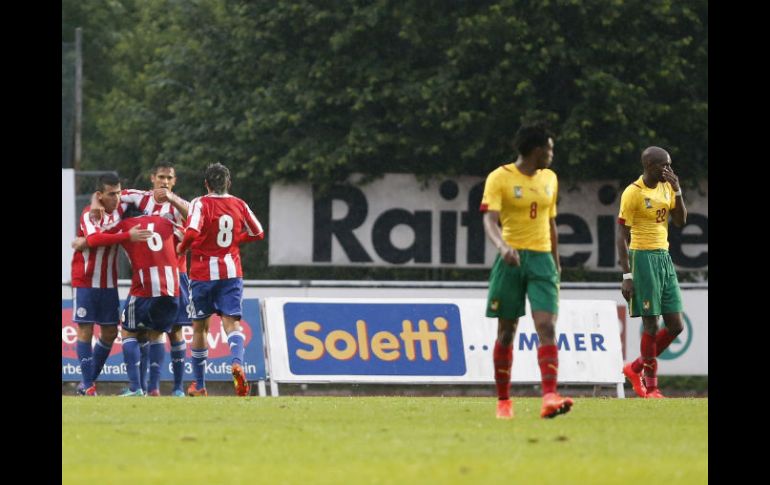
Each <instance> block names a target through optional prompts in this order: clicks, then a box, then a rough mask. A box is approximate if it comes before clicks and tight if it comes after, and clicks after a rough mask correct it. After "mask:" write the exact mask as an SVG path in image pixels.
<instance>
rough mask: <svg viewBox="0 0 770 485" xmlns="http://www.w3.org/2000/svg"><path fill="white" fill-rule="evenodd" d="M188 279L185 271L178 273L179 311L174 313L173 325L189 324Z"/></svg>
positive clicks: (190, 323) (190, 309) (190, 308)
mask: <svg viewBox="0 0 770 485" xmlns="http://www.w3.org/2000/svg"><path fill="white" fill-rule="evenodd" d="M191 311H192V307H191V306H190V279H189V278H188V277H187V273H179V311H178V312H177V314H176V320H175V321H174V325H183V326H190V325H192V320H190V312H191Z"/></svg>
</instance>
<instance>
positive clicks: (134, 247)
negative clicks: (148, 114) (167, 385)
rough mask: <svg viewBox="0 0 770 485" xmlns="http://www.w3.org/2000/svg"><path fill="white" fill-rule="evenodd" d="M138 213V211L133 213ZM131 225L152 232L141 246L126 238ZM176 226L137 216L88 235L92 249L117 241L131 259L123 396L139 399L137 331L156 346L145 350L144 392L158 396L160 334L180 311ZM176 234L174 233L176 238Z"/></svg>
mask: <svg viewBox="0 0 770 485" xmlns="http://www.w3.org/2000/svg"><path fill="white" fill-rule="evenodd" d="M137 212H140V211H138V209H137ZM135 227H139V228H141V229H146V230H148V231H151V234H152V236H151V237H150V238H149V239H147V240H146V241H143V242H133V241H130V240H129V239H128V238H126V237H125V235H126V233H127V232H128V231H129V229H131V230H133V229H134V228H135ZM174 230H175V225H174V223H173V222H172V221H171V220H170V219H169V218H168V217H164V216H157V215H153V216H141V217H136V218H133V217H132V218H126V219H123V220H122V221H121V222H120V223H119V224H117V225H116V226H115V227H114V228H112V229H110V230H109V231H105V232H104V233H101V234H92V235H90V236H88V238H87V242H88V245H89V246H91V247H95V246H99V245H103V244H114V243H115V242H120V244H121V245H122V246H123V248H124V249H125V250H126V253H127V254H128V257H129V259H130V261H131V270H132V278H131V290H130V291H129V297H128V300H127V302H126V306H125V308H124V310H123V357H124V359H125V362H126V370H127V373H128V378H129V389H128V390H127V391H126V392H125V393H124V394H122V395H123V396H143V395H144V391H143V390H142V386H141V383H140V375H139V368H138V367H139V365H140V351H139V343H138V341H137V332H139V331H141V330H147V331H148V333H149V338H150V341H151V342H153V343H158V344H161V345H153V346H151V347H150V351H149V358H150V366H149V367H150V380H149V383H148V384H147V389H148V393H150V394H153V393H154V394H156V395H159V392H158V389H159V384H160V368H161V365H162V363H163V357H164V353H165V349H164V347H163V345H162V343H163V340H162V339H163V333H164V332H169V331H170V330H171V326H172V324H174V323H175V319H176V315H177V313H178V308H179V294H180V290H179V270H178V258H177V255H176V252H175V243H176V239H175V237H174ZM178 235H179V234H178Z"/></svg>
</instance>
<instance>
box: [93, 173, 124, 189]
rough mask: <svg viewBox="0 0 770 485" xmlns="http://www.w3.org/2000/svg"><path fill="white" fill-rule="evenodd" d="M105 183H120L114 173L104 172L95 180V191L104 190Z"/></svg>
mask: <svg viewBox="0 0 770 485" xmlns="http://www.w3.org/2000/svg"><path fill="white" fill-rule="evenodd" d="M107 185H113V186H114V185H120V179H119V178H118V176H117V175H115V174H114V173H105V174H102V175H100V176H99V178H98V179H97V180H96V191H97V192H104V188H105V187H106V186H107Z"/></svg>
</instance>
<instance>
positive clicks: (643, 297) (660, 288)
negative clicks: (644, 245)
mask: <svg viewBox="0 0 770 485" xmlns="http://www.w3.org/2000/svg"><path fill="white" fill-rule="evenodd" d="M628 257H629V260H630V262H631V273H632V274H633V277H634V295H633V296H632V297H631V301H630V307H629V312H630V313H631V316H632V317H639V316H645V317H651V316H655V315H663V314H666V313H680V312H681V311H682V293H681V291H680V290H679V281H677V279H676V271H675V270H674V263H673V261H671V256H670V255H669V254H668V251H666V250H665V249H653V250H643V249H630V250H629V251H628Z"/></svg>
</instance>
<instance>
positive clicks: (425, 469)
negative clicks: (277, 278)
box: [62, 396, 708, 485]
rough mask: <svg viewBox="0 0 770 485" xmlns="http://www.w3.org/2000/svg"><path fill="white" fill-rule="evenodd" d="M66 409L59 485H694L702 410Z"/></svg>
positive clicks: (192, 404)
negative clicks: (544, 415)
mask: <svg viewBox="0 0 770 485" xmlns="http://www.w3.org/2000/svg"><path fill="white" fill-rule="evenodd" d="M539 410H540V399H539V398H514V411H515V415H516V417H515V418H514V419H513V420H511V421H500V420H497V419H495V417H494V413H495V400H494V398H478V397H447V398H437V397H436V398H434V397H307V396H302V397H277V398H272V397H265V398H259V397H250V398H236V397H208V398H193V399H191V398H186V399H179V398H171V397H161V398H154V399H152V398H118V397H101V396H100V397H96V398H84V397H69V396H66V397H62V483H63V484H91V483H93V484H130V485H138V484H143V485H144V484H163V485H167V484H183V485H194V484H205V485H215V484H262V483H264V484H271V485H272V484H295V483H296V484H302V485H309V484H327V483H328V484H378V483H381V484H386V483H387V484H389V483H392V484H432V483H435V484H442V485H449V484H460V483H467V484H483V485H487V484H493V483H505V484H558V485H567V484H637V483H638V484H645V485H648V484H651V483H665V484H666V485H673V484H685V483H686V484H690V483H692V484H702V483H707V481H708V470H707V465H708V399H659V400H658V399H656V400H643V399H613V398H576V399H575V406H574V407H573V409H572V411H571V412H570V413H569V414H566V415H563V416H559V417H557V418H555V419H551V420H544V419H540V418H539Z"/></svg>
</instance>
